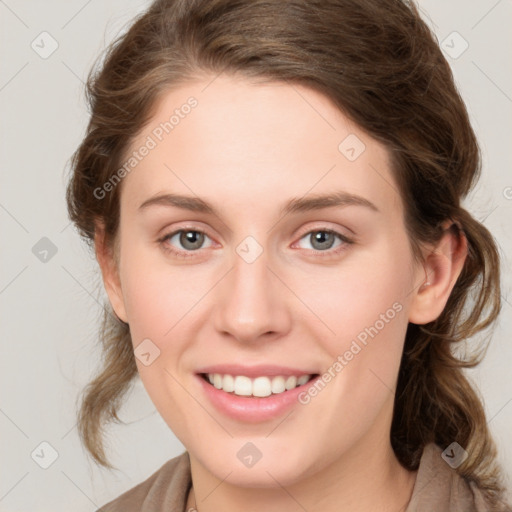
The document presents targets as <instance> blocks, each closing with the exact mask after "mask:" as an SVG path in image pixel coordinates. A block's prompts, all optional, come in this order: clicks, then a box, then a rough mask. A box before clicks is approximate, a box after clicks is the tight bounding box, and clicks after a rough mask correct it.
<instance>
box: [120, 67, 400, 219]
mask: <svg viewBox="0 0 512 512" xmlns="http://www.w3.org/2000/svg"><path fill="white" fill-rule="evenodd" d="M144 147H146V148H148V149H144ZM142 153H143V154H144V155H142ZM130 155H132V156H131V158H130ZM129 158H130V160H131V162H130V164H128V165H125V169H126V171H127V172H126V173H125V174H126V176H125V178H123V193H122V199H121V201H122V203H123V202H124V203H128V204H130V205H140V204H141V203H142V202H143V201H144V200H147V199H148V198H149V197H151V196H154V195H157V194H161V193H165V192H175V193H184V194H187V195H196V196H199V197H202V198H205V199H207V200H208V202H210V203H213V204H214V205H218V206H219V208H222V207H223V206H227V205H232V206H233V207H235V206H237V207H239V208H244V207H247V206H248V205H253V206H254V205H256V204H258V205H259V206H260V207H262V206H268V207H269V208H278V207H279V206H280V205H281V201H279V203H277V202H276V200H277V198H282V199H284V200H286V199H287V198H289V197H297V196H304V195H306V194H320V193H326V192H329V191H332V190H336V191H338V190H345V191H347V192H349V193H353V194H358V195H362V196H364V197H366V198H367V199H368V200H369V201H371V202H373V203H374V204H376V205H377V206H378V207H379V209H386V208H397V207H398V208H400V199H399V197H398V192H397V189H398V187H397V186H396V184H395V183H394V178H393V176H392V174H391V170H390V166H389V157H388V153H387V150H386V148H385V147H384V146H383V145H382V144H381V143H379V142H378V141H376V140H375V139H373V138H372V137H370V136H369V135H368V134H366V132H364V131H363V130H362V129H361V128H360V127H358V126H357V125H356V124H354V123H353V122H352V121H351V120H350V119H348V118H347V117H346V116H345V115H344V114H343V113H342V112H341V111H340V110H339V109H338V108H336V106H335V105H334V104H333V103H332V102H331V101H330V100H329V99H328V98H327V97H325V96H324V95H322V94H320V93H318V92H316V91H314V90H312V89H310V88H307V87H304V86H299V85H297V84H293V85H292V84H290V83H285V82H266V83H252V82H250V81H248V80H247V79H241V78H235V77H230V76H224V75H221V76H219V77H214V76H213V77H209V78H205V79H204V80H198V81H194V82H190V83H188V84H184V85H181V86H180V87H178V88H175V89H172V90H170V91H167V92H166V93H165V94H163V95H162V97H161V99H160V101H159V102H158V104H157V105H156V109H155V114H154V115H153V117H152V118H151V120H150V121H149V123H147V125H146V126H145V127H144V128H143V129H142V130H141V132H140V133H139V134H138V136H137V138H136V139H135V140H134V141H133V142H132V144H131V146H130V148H129V151H128V155H127V158H126V159H125V161H124V162H123V163H124V164H127V163H128V159H129Z"/></svg>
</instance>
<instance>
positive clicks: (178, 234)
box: [159, 229, 211, 258]
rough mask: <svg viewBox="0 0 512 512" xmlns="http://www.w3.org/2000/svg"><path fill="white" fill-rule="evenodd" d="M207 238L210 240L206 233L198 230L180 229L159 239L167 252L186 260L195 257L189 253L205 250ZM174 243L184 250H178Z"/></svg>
mask: <svg viewBox="0 0 512 512" xmlns="http://www.w3.org/2000/svg"><path fill="white" fill-rule="evenodd" d="M205 238H208V239H209V238H210V237H209V236H208V235H207V234H206V233H204V231H201V230H198V229H180V230H177V231H173V232H172V233H169V234H167V235H164V236H163V237H162V238H160V239H159V242H160V243H161V245H162V247H163V249H164V250H165V251H168V252H171V253H173V254H175V255H176V256H180V257H185V258H186V257H188V256H193V255H194V254H187V253H194V252H198V249H201V248H203V247H202V246H203V244H204V241H205ZM173 241H174V244H179V245H181V247H182V248H183V249H180V248H176V247H175V245H173ZM210 246H211V244H210Z"/></svg>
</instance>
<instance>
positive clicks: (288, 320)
mask: <svg viewBox="0 0 512 512" xmlns="http://www.w3.org/2000/svg"><path fill="white" fill-rule="evenodd" d="M213 79H214V77H213V76H207V77H203V78H201V79H198V80H197V81H193V82H190V83H187V84H186V85H182V86H180V87H179V88H177V89H173V90H172V91H169V92H166V93H165V95H164V96H163V97H162V99H161V101H160V102H159V103H158V105H157V109H156V111H155V113H154V116H153V117H152V119H151V121H150V122H149V123H148V125H146V126H145V127H144V129H143V130H142V131H141V132H140V133H139V134H138V136H137V138H136V139H135V140H134V141H133V143H132V145H131V147H130V151H131V150H135V149H137V148H139V147H140V146H141V145H142V144H143V143H144V141H145V140H146V138H147V136H148V135H150V134H151V133H152V130H153V129H154V127H155V126H157V125H158V124H159V123H160V122H162V121H164V120H166V119H168V118H169V116H170V115H171V114H172V112H173V111H174V109H176V108H178V107H179V106H180V105H183V104H184V103H185V102H186V100H187V98H189V97H190V96H194V97H195V98H196V99H197V100H198V105H197V107H196V108H195V109H193V110H192V111H191V113H190V114H189V115H188V116H186V117H184V118H183V119H180V122H179V124H178V125H177V126H175V128H174V129H173V130H172V131H171V132H170V133H169V134H167V135H165V137H164V138H163V140H162V141H161V142H159V144H158V145H157V147H155V148H154V149H152V150H151V151H150V152H149V154H148V155H147V156H146V157H145V158H144V159H143V160H142V161H141V162H140V163H139V164H138V165H137V167H136V168H135V169H133V170H132V171H131V172H130V173H129V174H128V175H127V176H126V177H125V178H124V179H123V181H122V185H121V186H122V193H121V206H120V208H121V210H120V211H121V220H120V228H119V233H118V235H119V240H118V242H119V246H118V254H117V255H118V257H119V263H118V264H116V260H115V258H114V255H113V254H112V253H111V252H110V251H109V250H108V248H107V244H105V240H104V237H103V234H102V226H101V224H98V234H97V238H96V251H97V258H98V261H99V263H100V267H101V270H102V275H103V280H104V284H105V288H106V291H107V293H108V296H109V299H110V301H111V304H112V306H113V308H114V310H115V312H116V314H117V315H118V316H119V317H120V318H121V319H123V320H124V321H125V322H128V323H129V325H130V331H131V335H132V340H133V344H134V348H136V347H137V346H138V345H139V344H140V343H141V342H142V340H144V339H147V338H149V339H150V340H151V341H152V342H153V343H154V344H155V345H157V346H158V348H159V350H160V356H159V357H158V358H156V359H155V360H154V362H152V364H150V365H149V366H145V365H144V364H142V363H141V361H139V360H138V359H136V361H137V365H138V369H139V373H140V377H141V379H142V382H143V384H144V386H145V388H146V390H147V392H148V394H149V396H150V398H151V400H152V401H153V403H154V404H155V407H156V408H157V410H158V412H159V413H160V414H161V416H162V417H163V419H164V420H165V421H166V423H167V424H168V425H169V427H170V428H171V429H172V431H173V432H174V433H175V435H176V436H177V437H178V438H179V439H180V440H181V442H182V443H183V445H184V446H185V447H186V449H187V450H188V452H189V454H190V460H191V471H192V480H193V486H194V494H195V496H194V497H192V496H191V495H189V498H188V503H187V506H188V507H191V506H192V505H193V504H194V503H195V502H197V507H196V508H197V509H198V510H199V511H200V512H208V511H215V510H217V511H218V510H223V511H226V512H230V511H239V510H241V509H243V510H245V511H261V510H266V511H271V512H273V511H295V510H304V509H306V510H308V511H309V512H315V511H320V510H322V511H323V512H328V511H334V510H339V509H340V504H343V507H344V508H343V509H344V510H350V511H353V512H358V511H370V510H380V511H393V512H397V511H398V510H404V509H405V506H406V504H407V503H408V501H409V499H410V497H411V493H412V490H413V486H414V482H415V477H416V473H415V472H409V471H408V470H406V469H405V468H403V467H402V466H401V465H400V464H399V462H398V460H397V459H396V457H395V455H394V452H393V450H392V448H391V445H390V441H389V431H390V425H391V419H392V407H393V398H394V389H395V385H396V379H397V374H398V369H399V363H400V357H401V353H402V349H403V343H404V337H405V332H406V329H407V325H408V322H413V323H418V324H423V323H427V322H430V321H432V320H434V319H435V318H437V317H438V316H439V314H440V313H441V312H442V310H443V308H444V306H445V304H446V301H447V300H448V297H449V295H450V292H451V290H452V287H453V285H454V283H455V281H456V279H457V277H458V275H459V273H460V271H461V269H462V265H463V262H464V259H465V257H466V252H467V247H466V244H465V239H464V238H463V239H462V240H459V241H458V240H457V239H456V238H454V236H453V235H452V234H451V232H446V234H445V235H444V236H443V238H442V239H441V241H440V242H439V244H437V245H436V246H435V247H425V248H424V255H425V261H424V262H423V264H419V263H416V262H415V260H414V259H413V256H412V252H411V248H410V243H409V240H408V238H407V234H406V231H405V225H404V217H403V215H404V211H403V204H402V200H401V198H400V196H399V195H398V193H397V190H398V187H397V185H396V182H395V181H394V178H393V175H392V173H391V170H390V167H389V162H388V154H387V150H386V148H385V147H384V146H383V145H381V144H380V143H379V142H377V141H376V140H374V139H373V138H371V137H370V136H369V135H368V134H366V133H365V132H364V131H363V130H362V129H361V128H359V127H358V126H356V125H354V124H353V123H352V122H351V121H350V120H349V119H347V117H345V116H344V115H343V114H342V112H340V110H339V109H337V108H336V107H335V106H334V105H333V104H332V103H331V102H330V101H329V99H327V98H326V97H325V96H323V95H321V94H319V93H317V92H315V91H313V90H311V89H308V88H305V87H302V86H297V85H294V86H293V87H292V86H291V85H289V84H286V83H276V82H266V83H254V82H250V81H249V80H248V79H242V78H235V77H233V76H224V75H222V76H219V77H217V78H215V79H214V80H213ZM212 80H213V82H212ZM208 84H209V85H208ZM349 134H355V135H356V136H357V137H358V138H359V139H360V140H361V141H363V142H364V144H365V146H366V149H365V150H364V152H363V153H362V154H361V155H360V156H359V157H358V158H357V159H356V160H355V161H349V160H348V159H347V158H346V157H345V156H344V154H342V153H341V152H340V151H339V149H338V146H339V144H340V142H341V141H343V140H344V139H345V137H347V135H349ZM340 190H343V191H346V192H350V193H352V194H357V195H359V196H362V197H363V198H366V199H367V200H369V201H371V202H372V203H373V204H374V205H375V206H376V207H377V208H378V210H379V211H378V212H376V211H373V210H371V209H370V208H367V207H364V206H358V205H348V206H337V207H331V208H324V209H321V210H317V211H309V212H300V213H291V214H288V215H286V216H284V217H283V216H281V215H280V214H279V209H280V207H281V206H282V205H283V204H285V203H286V201H288V200H289V199H291V198H294V197H299V198H300V197H303V196H305V195H307V196H308V197H309V196H311V195H313V194H323V193H329V192H333V191H340ZM169 192H173V193H176V194H186V195H191V196H198V197H201V198H203V199H204V200H206V201H208V202H210V203H211V204H212V205H213V206H214V207H215V208H216V209H217V210H218V213H219V215H218V216H216V215H211V214H207V213H201V212H191V211H188V210H184V209H180V208H177V207H169V206H152V207H148V208H146V209H143V210H140V209H139V206H140V205H141V204H142V203H143V202H144V201H145V200H147V199H149V198H151V197H153V196H155V195H158V194H161V193H169ZM448 225H449V224H447V226H448ZM179 229H191V230H194V229H199V230H203V231H205V232H206V235H207V236H206V237H205V239H204V242H203V245H202V246H201V248H199V249H195V252H193V251H194V249H189V247H190V245H188V246H184V245H183V244H180V240H179V234H178V235H177V236H174V237H173V238H172V241H171V239H170V238H168V239H167V240H165V241H163V242H162V241H158V240H159V239H160V238H161V237H163V236H164V235H166V234H171V233H175V232H176V231H178V230H179ZM323 229H333V230H335V231H337V232H339V233H340V234H342V235H344V236H346V237H349V238H352V240H353V241H354V242H353V243H352V244H347V243H345V242H343V241H342V240H341V239H338V238H337V237H335V238H334V239H333V247H332V248H324V249H322V246H321V245H319V244H318V243H317V244H315V242H314V240H312V233H311V232H312V231H314V230H318V231H321V230H323ZM249 235H250V236H252V237H253V238H254V239H255V240H256V241H257V242H258V244H259V245H260V246H261V249H262V251H263V252H262V253H261V255H260V256H259V257H258V258H257V259H256V260H255V261H254V262H253V263H250V264H249V263H247V262H246V261H245V260H244V259H243V258H242V257H240V256H239V255H238V254H237V252H236V249H237V247H238V246H239V244H240V243H241V242H242V241H243V240H244V239H245V238H246V237H247V236H249ZM340 246H341V247H343V250H342V251H341V252H339V253H338V254H335V252H334V251H336V249H337V248H339V247H340ZM164 247H174V248H175V249H176V250H178V251H180V250H181V251H182V252H186V251H187V250H188V252H189V254H190V253H193V254H192V255H191V257H188V258H179V257H177V256H175V255H173V254H171V253H168V252H165V251H164ZM319 247H320V248H319ZM314 254H316V255H317V257H315V256H314ZM327 254H330V255H328V256H326V255H327ZM322 255H323V257H322ZM426 276H428V281H429V282H430V285H428V286H424V285H423V283H424V282H425V280H426V279H425V277H426ZM394 303H399V304H400V305H401V311H400V312H399V313H397V314H396V316H394V318H393V319H392V320H391V321H389V322H388V323H386V325H385V327H384V328H383V329H381V330H380V331H379V333H378V335H377V336H375V337H374V338H373V339H371V340H370V341H369V343H368V345H367V346H365V347H364V349H363V350H361V351H360V352H359V353H358V354H357V355H356V356H355V357H354V358H353V359H352V360H351V361H350V362H349V363H348V364H347V365H346V366H345V367H344V368H343V370H342V371H341V372H340V373H338V374H337V375H336V377H335V378H333V379H332V380H331V382H329V383H328V384H327V385H326V387H325V388H324V389H323V390H322V391H321V392H320V393H319V394H318V395H317V396H316V397H315V398H314V399H312V400H311V401H310V402H309V403H308V404H306V405H301V404H296V405H294V407H293V410H292V412H291V414H289V415H288V416H287V417H286V418H281V417H280V418H278V419H276V420H272V421H270V420H269V421H265V422H259V423H245V422H240V421H236V420H234V419H231V418H229V417H227V416H224V415H222V414H220V413H219V412H218V411H217V410H216V409H215V408H214V407H213V405H212V404H211V403H210V402H209V401H208V399H207V398H206V397H205V395H204V393H203V391H202V389H201V387H200V385H199V383H198V381H197V378H196V377H195V376H194V371H195V370H196V369H197V368H199V367H200V366H205V365H209V364H220V363H240V364H247V365H252V364H263V363H270V364H280V365H285V366H293V367H298V368H307V369H311V368H315V369H317V373H322V372H324V371H326V370H327V369H328V368H329V367H331V366H332V365H333V363H334V361H336V358H337V357H338V355H340V354H343V353H344V352H345V351H346V350H348V349H349V347H350V344H351V342H352V340H354V339H355V338H356V336H357V335H358V334H359V333H360V332H361V331H362V330H364V328H365V327H368V326H370V325H374V324H375V322H376V320H378V319H379V318H380V315H381V314H383V313H385V312H386V311H387V310H388V309H390V308H391V307H392V305H393V304H394ZM248 441H250V442H252V443H254V444H255V445H256V446H257V447H258V449H259V450H260V452H261V453H262V458H261V460H260V461H259V462H258V463H257V464H255V465H254V466H253V467H251V468H247V467H245V466H244V465H243V464H242V463H241V462H240V461H239V459H238V458H237V456H236V454H237V452H238V450H240V448H241V447H242V446H243V445H244V444H245V443H246V442H248ZM285 488H286V489H285Z"/></svg>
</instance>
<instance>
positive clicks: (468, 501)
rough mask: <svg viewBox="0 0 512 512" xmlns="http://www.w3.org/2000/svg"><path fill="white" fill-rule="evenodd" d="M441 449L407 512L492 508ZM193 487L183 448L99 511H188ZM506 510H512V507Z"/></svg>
mask: <svg viewBox="0 0 512 512" xmlns="http://www.w3.org/2000/svg"><path fill="white" fill-rule="evenodd" d="M441 453H442V451H441V449H440V448H439V447H438V446H437V445H435V444H429V445H427V446H426V447H425V449H424V450H423V454H422V457H421V460H420V465H419V468H418V473H417V476H416V482H415V484H414V488H413V492H412V497H411V501H410V502H409V505H408V506H407V508H406V510H405V512H491V508H490V507H489V506H488V505H487V504H486V503H485V501H484V499H483V497H482V494H481V492H480V491H479V489H478V488H477V487H476V485H475V484H474V483H473V482H471V483H468V482H466V480H464V479H463V478H462V477H461V476H459V474H458V473H457V472H456V471H455V470H454V469H452V468H451V467H450V466H449V465H448V464H447V463H446V462H445V461H444V460H443V459H442V458H441ZM190 487H191V474H190V459H189V456H188V452H183V453H182V454H181V455H179V456H178V457H175V458H173V459H171V460H169V461H167V462H166V463H165V464H164V465H163V466H162V467H161V468H160V469H159V470H157V471H156V472H155V473H153V474H152V475H151V476H150V477H149V478H148V479H147V480H144V481H143V482H142V483H140V484H139V485H137V486H135V487H132V488H131V489H129V490H128V491H126V492H125V493H124V494H122V495H121V496H119V497H118V498H116V499H114V500H113V501H110V502H109V503H107V504H106V505H104V506H103V507H102V508H101V509H99V510H97V511H96V512H186V509H185V507H186V503H187V496H188V491H189V489H190ZM502 510H503V512H509V511H510V512H512V509H510V508H503V509H502Z"/></svg>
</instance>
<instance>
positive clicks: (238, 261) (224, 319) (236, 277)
mask: <svg viewBox="0 0 512 512" xmlns="http://www.w3.org/2000/svg"><path fill="white" fill-rule="evenodd" d="M273 266H274V267H275V265H273ZM278 274H279V271H278V270H277V269H274V268H271V265H269V261H268V258H267V253H266V251H263V252H262V253H261V254H260V255H259V256H258V257H257V258H256V259H255V260H254V261H251V259H247V258H244V257H243V256H240V255H239V254H238V253H235V254H234V257H233V261H232V267H231V270H230V271H229V272H228V273H227V275H225V277H224V278H223V279H222V280H221V282H220V283H219V285H218V286H216V287H215V288H216V297H215V311H214V325H215V328H216V329H217V332H218V333H220V335H222V336H230V337H232V338H234V339H236V340H237V341H238V342H240V343H244V344H247V343H253V342H258V341H263V339H265V340H270V339H276V338H279V337H281V336H283V335H285V334H286V333H287V332H288V331H289V329H290V326H291V308H290V307H289V301H290V300H291V297H290V296H291V295H292V294H291V293H290V291H289V290H287V288H286V286H285V285H284V284H283V281H282V280H281V279H280V278H279V277H278Z"/></svg>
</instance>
